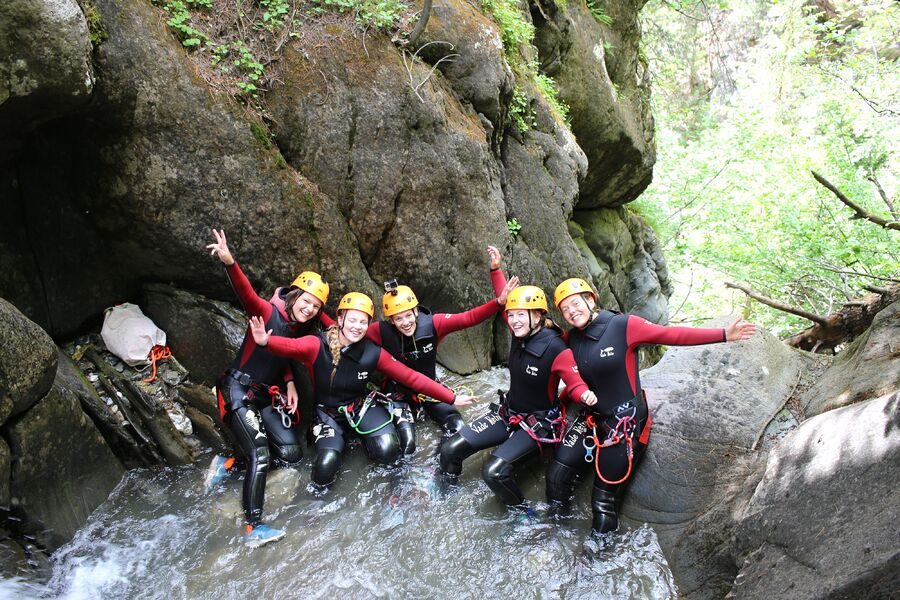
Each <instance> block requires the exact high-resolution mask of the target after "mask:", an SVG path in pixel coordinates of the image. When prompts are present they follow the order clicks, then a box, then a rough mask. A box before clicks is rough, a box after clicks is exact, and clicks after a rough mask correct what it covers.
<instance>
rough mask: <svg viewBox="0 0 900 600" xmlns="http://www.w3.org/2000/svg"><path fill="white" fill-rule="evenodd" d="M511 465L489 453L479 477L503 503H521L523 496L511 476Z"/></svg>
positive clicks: (523, 499)
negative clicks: (489, 455)
mask: <svg viewBox="0 0 900 600" xmlns="http://www.w3.org/2000/svg"><path fill="white" fill-rule="evenodd" d="M512 472H513V465H512V463H511V462H509V461H506V460H503V459H502V458H500V457H498V456H494V455H491V457H490V458H488V459H487V461H485V463H484V465H483V466H482V468H481V478H482V479H484V482H485V483H486V484H487V485H488V487H489V488H491V490H492V491H493V492H494V493H495V494H497V496H498V497H499V498H500V500H501V501H503V502H504V503H505V504H509V505H515V504H522V502H524V501H525V496H523V495H522V490H520V489H519V486H518V485H516V482H515V481H513V478H512Z"/></svg>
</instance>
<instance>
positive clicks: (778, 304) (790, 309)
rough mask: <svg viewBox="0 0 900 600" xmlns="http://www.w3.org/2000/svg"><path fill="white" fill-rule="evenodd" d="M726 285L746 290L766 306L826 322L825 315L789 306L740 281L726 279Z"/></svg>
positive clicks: (820, 322)
mask: <svg viewBox="0 0 900 600" xmlns="http://www.w3.org/2000/svg"><path fill="white" fill-rule="evenodd" d="M725 287H730V288H734V289H736V290H741V291H742V292H744V293H745V294H747V295H748V296H750V297H751V298H753V299H754V300H756V301H757V302H762V303H763V304H765V305H766V306H771V307H772V308H774V309H777V310H780V311H782V312H786V313H790V314H792V315H797V316H798V317H803V318H804V319H808V320H810V321H812V322H813V323H819V324H820V325H824V324H825V318H824V317H820V316H819V315H814V314H813V313H811V312H806V311H805V310H803V309H800V308H794V307H793V306H789V305H787V304H785V303H784V302H779V301H778V300H774V299H772V298H769V297H768V296H763V295H762V294H760V293H759V292H755V291H753V290H751V289H750V288H748V287H747V286H745V285H741V284H739V283H731V282H730V281H726V282H725Z"/></svg>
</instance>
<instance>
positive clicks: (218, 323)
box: [144, 284, 247, 387]
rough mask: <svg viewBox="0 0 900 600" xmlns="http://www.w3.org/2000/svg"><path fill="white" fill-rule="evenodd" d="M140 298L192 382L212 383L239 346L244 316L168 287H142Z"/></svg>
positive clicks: (197, 296)
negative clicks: (188, 373)
mask: <svg viewBox="0 0 900 600" xmlns="http://www.w3.org/2000/svg"><path fill="white" fill-rule="evenodd" d="M144 298H145V300H146V302H145V304H144V308H145V310H146V311H147V315H148V316H149V317H150V318H152V319H153V322H154V323H156V324H157V325H158V326H159V327H161V328H162V330H163V331H165V332H166V341H167V343H168V345H169V347H170V348H171V349H172V353H173V354H174V356H175V357H176V358H177V359H178V361H179V362H181V363H182V364H183V365H184V366H185V367H186V368H187V369H188V370H189V371H190V372H191V376H192V379H193V380H194V381H198V382H202V383H204V384H206V386H207V387H209V386H212V385H213V384H215V382H216V379H217V378H218V377H219V375H221V374H222V371H224V370H225V369H226V368H227V367H228V366H229V365H231V362H232V361H233V360H234V357H235V355H236V354H237V352H238V349H240V347H241V342H242V341H243V339H244V334H245V333H246V332H247V317H246V316H245V315H244V314H243V313H242V312H241V311H240V310H238V309H236V308H235V307H233V306H231V305H230V304H227V303H225V302H220V301H216V300H210V299H209V298H206V297H204V296H201V295H199V294H193V293H191V292H187V291H185V290H179V289H176V288H173V287H172V286H169V285H163V284H150V285H147V286H145V287H144Z"/></svg>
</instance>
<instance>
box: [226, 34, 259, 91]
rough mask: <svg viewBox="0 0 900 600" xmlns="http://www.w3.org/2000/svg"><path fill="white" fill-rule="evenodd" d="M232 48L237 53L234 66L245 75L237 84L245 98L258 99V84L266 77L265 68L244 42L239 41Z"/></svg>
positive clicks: (233, 62)
mask: <svg viewBox="0 0 900 600" xmlns="http://www.w3.org/2000/svg"><path fill="white" fill-rule="evenodd" d="M231 47H232V49H233V50H234V51H235V52H236V53H237V56H236V57H235V59H234V60H233V61H232V64H233V65H234V66H235V67H236V68H237V69H238V71H240V72H241V73H243V75H244V80H243V81H239V82H238V84H237V86H238V88H239V89H240V90H241V92H242V93H243V94H244V95H245V96H248V97H250V98H253V99H258V97H259V95H258V91H259V87H258V86H257V84H258V83H260V81H261V80H262V78H263V75H265V68H264V67H263V65H262V63H260V62H259V61H257V59H256V56H254V55H253V52H252V51H251V50H250V48H248V47H247V46H246V45H245V44H244V42H242V41H240V40H238V41H237V42H235V43H234V44H232V46H231Z"/></svg>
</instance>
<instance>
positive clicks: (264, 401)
mask: <svg viewBox="0 0 900 600" xmlns="http://www.w3.org/2000/svg"><path fill="white" fill-rule="evenodd" d="M227 272H228V277H229V279H230V280H231V283H232V286H233V287H234V289H235V292H236V293H237V295H238V298H239V299H240V300H241V303H242V304H243V306H244V309H245V311H246V312H247V314H248V315H250V316H259V317H262V318H263V319H264V320H265V323H266V329H267V330H268V329H271V330H272V331H273V332H275V333H276V334H277V335H282V336H285V337H300V336H302V335H308V334H309V333H312V332H314V331H316V330H317V328H318V324H319V321H318V319H317V318H316V319H313V320H311V321H309V322H307V323H304V324H299V323H293V322H290V321H289V320H288V318H287V313H286V312H285V307H284V296H285V295H286V294H287V291H288V290H286V289H283V288H282V289H279V290H278V291H277V292H276V294H275V296H274V297H273V298H272V300H271V301H268V302H267V301H265V300H263V299H262V298H260V297H259V296H257V295H256V292H254V291H253V288H252V286H251V285H250V282H249V281H248V280H247V278H246V276H245V275H244V273H243V272H242V271H241V269H240V267H238V265H237V263H234V264H233V265H231V266H230V267H227ZM292 377H293V370H292V364H291V361H290V360H289V359H286V358H279V357H276V356H272V355H271V354H270V353H269V352H267V351H266V350H264V349H262V348H259V347H258V346H257V345H256V342H254V341H253V336H252V335H251V334H250V332H249V329H248V332H247V333H246V334H245V335H244V341H243V343H242V344H241V349H240V351H239V352H238V354H237V356H235V359H234V362H233V363H232V366H231V368H229V369H227V370H226V371H225V372H224V373H223V374H222V375H221V376H220V377H219V379H218V381H217V382H216V390H217V396H218V404H219V413H220V415H221V417H222V421H223V422H224V423H226V424H227V425H228V427H229V428H230V429H231V431H232V433H234V436H235V438H236V439H237V442H238V444H239V445H240V447H241V450H242V451H243V452H244V455H245V456H246V457H247V474H246V476H245V478H244V487H243V495H242V499H243V506H244V513H245V516H246V518H247V522H248V523H250V524H251V525H255V524H256V523H258V522H259V520H260V518H261V517H262V512H263V502H264V497H265V489H266V474H267V473H268V470H269V467H270V463H271V461H270V456H269V452H270V450H271V451H272V454H273V455H274V459H275V460H276V461H279V462H281V463H283V464H288V465H295V464H297V463H298V462H299V461H300V459H301V458H303V450H302V447H301V443H300V435H299V431H298V428H297V427H294V426H290V427H285V425H284V423H283V421H282V417H281V415H280V414H279V413H278V412H277V411H276V409H275V408H274V407H273V404H272V396H271V395H270V393H269V392H270V389H272V388H274V387H278V388H279V390H280V391H281V392H284V391H285V381H286V380H291V379H292Z"/></svg>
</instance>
